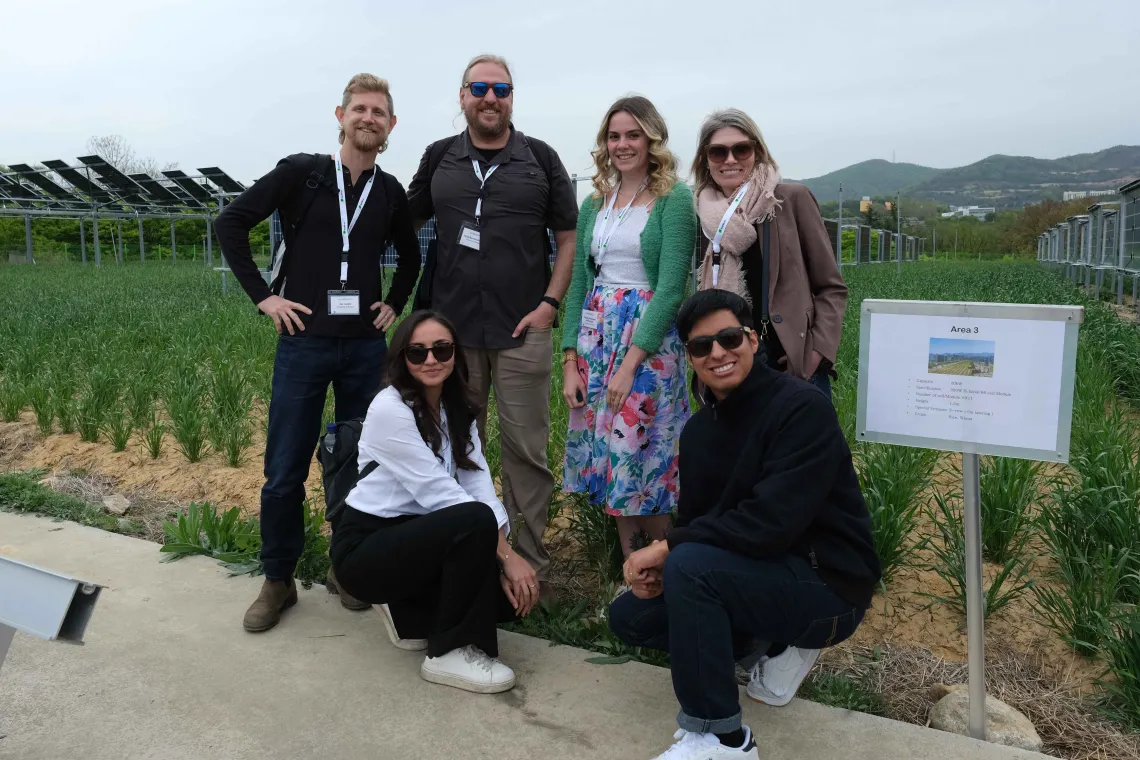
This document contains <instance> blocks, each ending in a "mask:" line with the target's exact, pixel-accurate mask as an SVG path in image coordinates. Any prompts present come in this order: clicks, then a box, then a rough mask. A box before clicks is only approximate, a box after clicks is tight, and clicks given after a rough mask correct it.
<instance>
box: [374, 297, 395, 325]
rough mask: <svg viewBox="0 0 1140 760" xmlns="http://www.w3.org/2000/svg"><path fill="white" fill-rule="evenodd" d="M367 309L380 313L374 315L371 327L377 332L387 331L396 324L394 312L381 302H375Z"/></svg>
mask: <svg viewBox="0 0 1140 760" xmlns="http://www.w3.org/2000/svg"><path fill="white" fill-rule="evenodd" d="M368 308H369V309H371V310H372V311H376V310H377V309H379V310H380V313H379V314H377V315H376V319H374V320H372V326H373V327H375V328H376V329H377V330H383V331H387V330H388V328H389V327H391V326H392V325H393V324H395V323H396V311H395V310H394V309H393V308H392V307H391V306H389V305H388V304H386V303H384V302H383V301H377V302H376V303H374V304H372V305H371V306H369V307H368Z"/></svg>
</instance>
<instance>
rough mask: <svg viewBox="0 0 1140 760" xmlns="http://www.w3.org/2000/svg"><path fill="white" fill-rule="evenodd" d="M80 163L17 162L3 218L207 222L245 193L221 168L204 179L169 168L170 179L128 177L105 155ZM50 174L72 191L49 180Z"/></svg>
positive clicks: (0, 204) (5, 186) (6, 182)
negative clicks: (229, 200)
mask: <svg viewBox="0 0 1140 760" xmlns="http://www.w3.org/2000/svg"><path fill="white" fill-rule="evenodd" d="M79 160H80V161H81V162H83V165H82V166H71V165H69V164H67V163H66V162H64V161H61V160H58V159H54V160H51V161H45V162H44V166H46V167H48V168H47V169H35V168H33V167H31V166H29V165H27V164H16V165H15V167H18V168H19V169H20V171H9V172H8V173H7V174H4V173H0V216H54V217H65V218H86V217H90V216H93V215H95V214H98V215H99V216H101V217H105V218H122V219H127V218H144V219H156V218H160V219H166V218H207V219H208V218H210V217H211V216H213V214H212V213H211V211H212V210H213V209H212V207H211V205H210V204H218V205H219V206H220V205H221V204H222V203H223V202H224V199H227V198H230V197H233V196H235V195H237V194H239V193H240V192H242V191H243V190H244V189H245V188H244V186H242V185H241V184H240V183H238V182H237V181H236V180H234V179H233V178H231V177H230V176H229V175H227V174H226V173H225V172H224V171H222V170H221V169H219V168H217V167H210V168H208V169H207V170H206V171H203V173H202V175H189V174H186V173H185V172H182V171H178V170H170V171H167V172H164V173H163V174H164V175H165V176H166V177H167V179H166V180H162V179H158V178H155V177H151V176H150V175H147V174H133V175H130V176H128V175H126V174H123V173H122V172H120V171H119V170H118V169H116V168H115V167H113V166H111V165H110V164H109V163H108V162H106V161H105V160H104V159H103V158H101V157H100V156H84V157H80V159H79ZM49 171H50V172H53V173H55V174H56V175H57V176H59V177H61V178H62V179H63V180H65V181H66V182H67V183H68V184H70V185H71V186H72V187H71V189H70V190H69V189H68V188H65V187H63V186H62V185H60V184H59V183H57V182H55V181H54V180H53V179H51V178H50V177H49V176H47V175H48V172H49ZM199 171H202V170H199ZM199 180H208V181H209V182H210V183H211V184H206V183H204V182H199ZM166 182H169V183H171V184H170V185H169V186H168V185H166V184H164V183H166ZM84 196H86V197H84Z"/></svg>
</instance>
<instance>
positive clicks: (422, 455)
mask: <svg viewBox="0 0 1140 760" xmlns="http://www.w3.org/2000/svg"><path fill="white" fill-rule="evenodd" d="M442 430H443V436H442V438H443V441H442V445H441V446H440V452H439V456H438V457H437V456H436V455H435V454H433V453H432V450H431V447H430V446H428V444H427V443H426V442H425V441H424V439H423V436H421V435H420V431H419V428H417V427H416V419H415V416H414V415H413V414H412V409H411V407H409V406H408V405H407V404H406V403H404V400H403V399H402V398H400V392H399V391H397V390H396V389H395V388H393V387H391V386H389V387H387V388H385V389H384V390H382V391H380V392H379V393H377V394H376V397H375V398H374V399H372V404H371V405H369V407H368V414H367V416H366V417H365V418H364V427H363V430H361V433H360V444H359V455H358V460H357V466H358V467H359V468H360V469H364V465H366V464H368V463H369V462H376V463H377V464H378V466H377V467H376V469H374V470H373V471H372V472H370V473H369V474H368V475H367V476H366V477H364V478H361V479H360V480H359V481H358V482H357V484H356V487H354V488H353V489H352V491H350V492H349V494H348V496H347V498H346V499H345V503H346V504H348V505H349V506H350V507H352V508H353V509H358V510H360V511H361V512H367V513H368V514H370V515H376V516H377V517H397V516H399V515H426V514H427V513H429V512H435V511H436V510H439V509H443V508H444V507H452V506H455V505H456V504H463V503H465V502H470V501H478V502H482V503H484V504H486V505H487V506H488V507H490V508H491V511H492V512H494V513H495V519H496V520H497V521H498V524H499V527H500V528H502V527H504V526H506V527H507V530H508V532H509V531H510V526H509V525H508V523H507V510H506V509H504V508H503V503H502V502H501V501H499V497H498V495H496V493H495V484H494V483H493V482H492V481H491V471H490V469H489V468H488V467H487V460H486V459H485V458H484V457H483V449H482V446H481V445H480V441H479V431H478V428H477V427H476V424H475V422H472V423H471V443H472V444H473V445H474V447H475V450H474V451H473V452H471V461H472V462H474V463H475V464H477V465H478V466H479V469H478V470H461V469H459V468H458V467H456V466H455V459H454V457H453V456H452V454H451V435H450V433H449V432H448V429H447V415H446V414H445V415H443V420H442Z"/></svg>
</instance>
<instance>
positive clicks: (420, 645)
mask: <svg viewBox="0 0 1140 760" xmlns="http://www.w3.org/2000/svg"><path fill="white" fill-rule="evenodd" d="M376 607H378V608H379V609H380V619H381V620H383V621H384V630H386V631H387V632H388V639H389V640H390V641H391V642H392V646H394V647H396V648H397V649H406V650H407V651H409V652H422V651H423V650H425V649H427V644H428V643H427V639H401V638H400V633H399V632H398V631H397V630H396V621H395V620H393V619H392V611H391V610H390V609H388V605H386V604H377V605H376Z"/></svg>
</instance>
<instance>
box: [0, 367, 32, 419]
mask: <svg viewBox="0 0 1140 760" xmlns="http://www.w3.org/2000/svg"><path fill="white" fill-rule="evenodd" d="M26 403H27V393H26V392H25V391H24V389H23V388H22V387H20V384H19V383H18V382H17V381H16V380H15V379H14V378H12V377H5V378H3V379H0V419H2V420H3V421H4V422H15V421H16V420H18V419H20V412H22V411H24V404H26Z"/></svg>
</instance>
